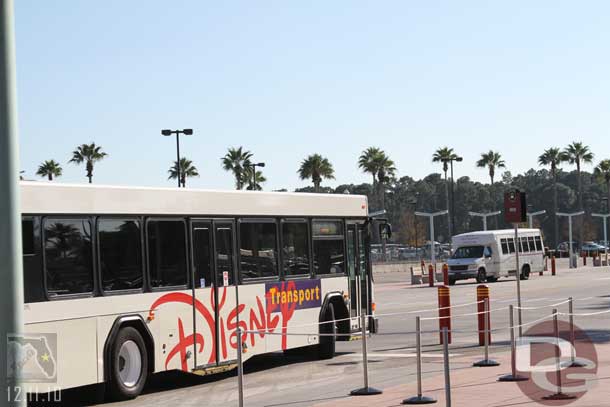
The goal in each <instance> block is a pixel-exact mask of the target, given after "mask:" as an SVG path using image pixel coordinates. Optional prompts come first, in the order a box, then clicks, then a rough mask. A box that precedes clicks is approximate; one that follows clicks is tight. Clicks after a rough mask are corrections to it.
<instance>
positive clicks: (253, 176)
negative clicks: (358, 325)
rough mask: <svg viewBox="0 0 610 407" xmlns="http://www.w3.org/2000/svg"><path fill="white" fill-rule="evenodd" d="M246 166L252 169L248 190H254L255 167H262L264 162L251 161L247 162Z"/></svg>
mask: <svg viewBox="0 0 610 407" xmlns="http://www.w3.org/2000/svg"><path fill="white" fill-rule="evenodd" d="M247 166H248V168H251V169H252V183H251V184H250V190H251V191H255V190H256V167H261V168H264V167H265V163H251V164H247Z"/></svg>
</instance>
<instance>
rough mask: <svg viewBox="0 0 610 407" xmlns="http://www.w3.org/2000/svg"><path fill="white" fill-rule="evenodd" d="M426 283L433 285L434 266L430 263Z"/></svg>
mask: <svg viewBox="0 0 610 407" xmlns="http://www.w3.org/2000/svg"><path fill="white" fill-rule="evenodd" d="M428 285H430V287H434V267H432V264H429V265H428Z"/></svg>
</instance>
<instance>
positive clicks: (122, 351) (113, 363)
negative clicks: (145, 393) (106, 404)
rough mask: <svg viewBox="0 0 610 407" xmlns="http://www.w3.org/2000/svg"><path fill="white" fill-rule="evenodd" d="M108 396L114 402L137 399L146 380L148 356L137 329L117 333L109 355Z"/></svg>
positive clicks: (122, 330) (127, 329) (124, 329)
mask: <svg viewBox="0 0 610 407" xmlns="http://www.w3.org/2000/svg"><path fill="white" fill-rule="evenodd" d="M109 362H110V383H109V384H110V389H109V391H110V396H111V397H112V398H113V399H115V400H126V399H133V398H135V397H137V396H138V395H139V394H140V393H141V392H142V389H143V388H144V385H145V384H146V379H147V378H148V355H147V351H146V345H145V344H144V339H142V335H140V332H138V330H137V329H135V328H132V327H126V328H123V329H121V330H120V331H119V333H118V335H117V337H116V339H115V341H114V343H113V344H112V350H111V353H110V361H109Z"/></svg>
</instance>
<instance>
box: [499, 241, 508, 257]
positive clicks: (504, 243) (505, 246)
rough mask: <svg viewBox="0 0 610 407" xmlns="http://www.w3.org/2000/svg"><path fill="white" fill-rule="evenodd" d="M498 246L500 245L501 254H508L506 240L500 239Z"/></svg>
mask: <svg viewBox="0 0 610 407" xmlns="http://www.w3.org/2000/svg"><path fill="white" fill-rule="evenodd" d="M500 244H501V245H502V254H508V239H501V240H500Z"/></svg>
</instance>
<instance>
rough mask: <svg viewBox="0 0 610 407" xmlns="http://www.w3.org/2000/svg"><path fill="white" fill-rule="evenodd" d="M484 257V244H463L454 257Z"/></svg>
mask: <svg viewBox="0 0 610 407" xmlns="http://www.w3.org/2000/svg"><path fill="white" fill-rule="evenodd" d="M481 257H483V246H462V247H460V248H458V249H457V250H456V251H455V253H453V256H451V258H452V259H479V258H481Z"/></svg>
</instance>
